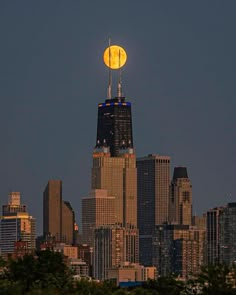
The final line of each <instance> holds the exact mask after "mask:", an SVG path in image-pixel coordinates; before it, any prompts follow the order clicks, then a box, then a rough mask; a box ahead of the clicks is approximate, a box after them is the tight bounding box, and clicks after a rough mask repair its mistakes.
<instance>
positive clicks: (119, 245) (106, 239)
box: [94, 225, 139, 280]
mask: <svg viewBox="0 0 236 295" xmlns="http://www.w3.org/2000/svg"><path fill="white" fill-rule="evenodd" d="M138 256H139V251H138V230H137V229H136V228H134V227H129V228H128V227H122V226H120V225H106V226H101V227H98V228H97V229H96V230H95V246H94V277H95V278H96V279H99V280H105V279H107V271H108V269H111V268H115V267H119V266H120V265H124V264H125V263H126V262H130V263H138Z"/></svg>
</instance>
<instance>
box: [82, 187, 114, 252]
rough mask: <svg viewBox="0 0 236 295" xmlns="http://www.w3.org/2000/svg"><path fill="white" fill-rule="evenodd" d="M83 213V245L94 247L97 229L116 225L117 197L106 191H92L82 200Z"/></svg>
mask: <svg viewBox="0 0 236 295" xmlns="http://www.w3.org/2000/svg"><path fill="white" fill-rule="evenodd" d="M82 212H83V214H82V232H83V243H85V244H88V245H89V246H92V247H93V246H94V230H95V228H96V227H98V226H101V225H107V224H114V223H115V197H113V196H108V195H107V190H104V189H95V190H92V191H91V192H90V194H89V196H88V197H85V198H82Z"/></svg>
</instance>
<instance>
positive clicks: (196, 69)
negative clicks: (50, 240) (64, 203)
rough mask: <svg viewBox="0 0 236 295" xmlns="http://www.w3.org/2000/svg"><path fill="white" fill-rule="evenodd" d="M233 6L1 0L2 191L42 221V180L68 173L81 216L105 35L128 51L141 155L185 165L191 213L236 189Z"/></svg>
mask: <svg viewBox="0 0 236 295" xmlns="http://www.w3.org/2000/svg"><path fill="white" fill-rule="evenodd" d="M235 11H236V2H235V0H228V1H218V0H214V1H213V0H212V1H203V0H202V1H189V0H185V1H182V0H180V1H176V0H173V1H159V0H149V1H127V0H126V1H123V0H120V1H107V0H101V1H92V0H86V1H85V0H84V1H79V0H77V1H76V0H73V1H72V0H69V1H68V0H67V1H65V0H64V1H61V0H55V1H48V0H47V1H46V0H40V1H32V0H30V1H24V0H23V1H19V0H16V1H11V0H2V1H0V38H1V39H0V40H1V41H0V102H1V108H0V134H1V137H0V138H1V145H0V179H1V182H0V201H1V202H0V203H1V204H3V203H6V202H7V195H8V192H9V191H10V190H13V191H20V192H21V193H22V201H23V202H24V203H26V204H27V205H28V207H29V211H30V213H31V214H33V215H34V216H35V217H36V218H37V220H38V222H37V223H38V230H37V232H38V233H40V232H41V230H42V203H43V197H42V194H43V190H44V188H45V186H46V184H47V181H48V180H49V179H52V178H53V179H55V178H57V179H62V180H63V198H64V199H65V200H68V201H70V202H71V204H72V206H73V208H74V209H75V212H76V219H77V220H78V221H79V220H80V218H81V216H80V199H81V197H82V196H86V195H87V193H88V191H89V190H90V171H91V165H92V151H93V147H94V145H95V139H96V120H97V104H98V103H99V102H103V101H104V99H105V97H106V87H107V82H108V79H107V78H108V72H107V68H106V67H105V65H104V64H103V59H102V55H103V51H104V49H105V48H106V47H107V44H108V38H109V37H111V38H112V43H115V44H119V45H121V46H123V47H124V48H125V49H126V51H127V53H128V61H127V64H126V66H125V67H124V70H123V89H124V91H125V94H126V96H127V97H128V100H129V101H131V102H132V105H133V106H132V112H133V129H134V142H135V147H136V152H137V155H138V156H144V155H147V154H149V153H159V154H162V155H169V156H171V159H172V171H173V167H174V166H177V165H182V166H187V167H188V172H189V176H190V178H191V180H192V184H193V199H194V213H195V212H196V213H198V214H200V213H202V212H204V211H206V210H207V209H209V208H211V207H213V206H217V205H223V204H226V203H227V202H229V201H235V200H236V199H235V195H236V186H235V167H236V138H235V129H236V100H235V98H236V75H235V68H236V56H235V54H236V39H235V28H236V18H235ZM114 94H115V91H114ZM172 171H171V174H172Z"/></svg>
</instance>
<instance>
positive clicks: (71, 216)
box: [61, 201, 75, 245]
mask: <svg viewBox="0 0 236 295" xmlns="http://www.w3.org/2000/svg"><path fill="white" fill-rule="evenodd" d="M61 224H62V229H61V231H62V234H61V241H62V242H64V243H66V244H69V245H72V244H74V241H75V230H74V225H75V213H74V210H73V208H72V207H71V204H70V203H69V202H67V201H62V223H61Z"/></svg>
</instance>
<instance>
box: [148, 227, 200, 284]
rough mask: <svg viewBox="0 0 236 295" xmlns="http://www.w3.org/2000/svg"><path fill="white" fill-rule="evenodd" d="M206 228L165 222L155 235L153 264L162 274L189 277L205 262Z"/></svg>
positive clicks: (198, 270)
mask: <svg viewBox="0 0 236 295" xmlns="http://www.w3.org/2000/svg"><path fill="white" fill-rule="evenodd" d="M204 244H205V230H203V229H198V228H196V227H192V226H189V225H181V224H163V225H159V226H157V227H156V231H155V233H154V235H153V265H154V266H156V267H157V269H158V273H159V274H160V275H161V276H168V275H170V274H173V273H174V274H176V275H178V276H179V277H181V278H182V279H187V278H189V277H190V276H192V275H195V274H198V273H199V272H200V269H201V266H202V265H203V263H204Z"/></svg>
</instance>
